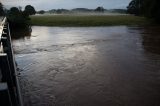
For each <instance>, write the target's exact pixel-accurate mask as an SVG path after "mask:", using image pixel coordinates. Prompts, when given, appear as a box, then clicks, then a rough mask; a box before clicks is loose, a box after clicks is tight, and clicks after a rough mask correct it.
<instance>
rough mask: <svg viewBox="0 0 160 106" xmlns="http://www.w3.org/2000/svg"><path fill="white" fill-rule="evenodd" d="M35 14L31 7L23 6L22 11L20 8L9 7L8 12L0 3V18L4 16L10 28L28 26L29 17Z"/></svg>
mask: <svg viewBox="0 0 160 106" xmlns="http://www.w3.org/2000/svg"><path fill="white" fill-rule="evenodd" d="M35 13H36V11H35V9H34V7H33V6H31V5H27V6H25V8H24V10H22V8H21V7H11V8H10V9H9V10H5V9H4V8H3V5H2V3H0V16H4V15H5V16H6V17H7V19H8V21H9V22H10V26H11V27H12V28H14V27H25V26H28V25H29V20H30V18H29V16H30V15H34V14H35Z"/></svg>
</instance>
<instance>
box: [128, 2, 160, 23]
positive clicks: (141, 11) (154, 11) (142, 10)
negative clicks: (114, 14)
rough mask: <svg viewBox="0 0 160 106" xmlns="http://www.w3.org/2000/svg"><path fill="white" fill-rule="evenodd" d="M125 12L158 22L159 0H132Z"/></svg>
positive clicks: (159, 14)
mask: <svg viewBox="0 0 160 106" xmlns="http://www.w3.org/2000/svg"><path fill="white" fill-rule="evenodd" d="M127 11H128V13H130V14H135V15H138V16H145V17H149V18H152V19H154V20H155V21H156V22H160V0H132V1H131V2H130V3H129V5H128V7H127Z"/></svg>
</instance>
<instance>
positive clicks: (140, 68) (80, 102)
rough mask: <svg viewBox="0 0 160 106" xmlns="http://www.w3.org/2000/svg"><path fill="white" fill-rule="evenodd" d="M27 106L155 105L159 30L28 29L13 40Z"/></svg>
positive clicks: (159, 88)
mask: <svg viewBox="0 0 160 106" xmlns="http://www.w3.org/2000/svg"><path fill="white" fill-rule="evenodd" d="M13 45H14V51H15V54H16V61H17V64H18V67H19V71H20V79H21V81H20V82H21V87H22V92H23V97H24V103H25V106H159V105H160V101H159V100H160V30H159V27H128V26H114V27H76V28H74V27H38V26H33V27H32V33H31V34H29V36H24V37H22V38H19V39H14V40H13Z"/></svg>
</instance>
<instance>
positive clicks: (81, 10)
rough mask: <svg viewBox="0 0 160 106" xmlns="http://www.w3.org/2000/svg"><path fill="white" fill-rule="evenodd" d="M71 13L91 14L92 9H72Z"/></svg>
mask: <svg viewBox="0 0 160 106" xmlns="http://www.w3.org/2000/svg"><path fill="white" fill-rule="evenodd" d="M71 11H73V12H92V11H93V10H92V9H88V8H74V9H72V10H71Z"/></svg>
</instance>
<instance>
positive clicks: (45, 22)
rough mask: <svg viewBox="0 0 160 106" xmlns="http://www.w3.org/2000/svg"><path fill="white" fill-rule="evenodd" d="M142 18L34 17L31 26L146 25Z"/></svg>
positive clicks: (125, 16)
mask: <svg viewBox="0 0 160 106" xmlns="http://www.w3.org/2000/svg"><path fill="white" fill-rule="evenodd" d="M149 23H150V21H148V19H146V18H144V17H138V16H132V15H40V16H39V15H36V16H31V25H36V26H114V25H116V26H117V25H118V26H119V25H148V24H149Z"/></svg>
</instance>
